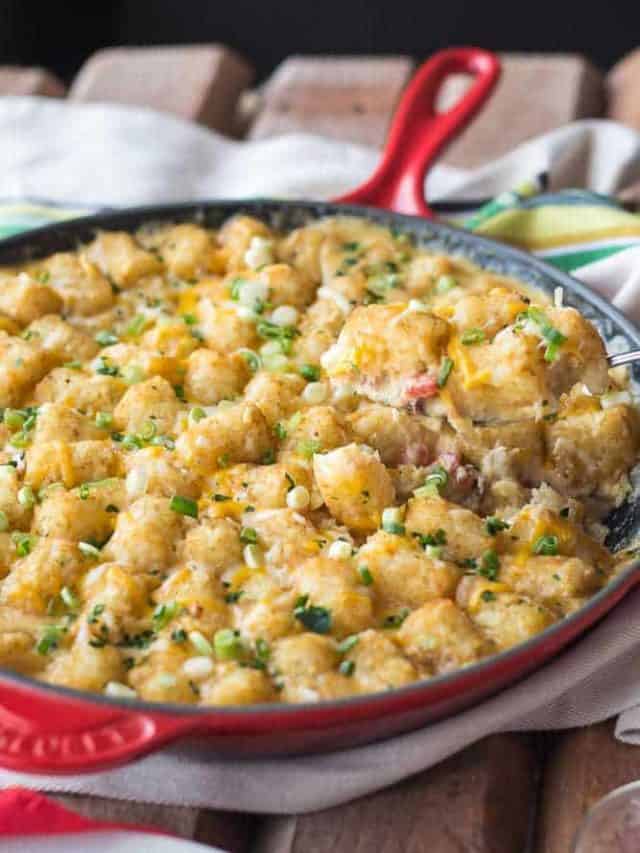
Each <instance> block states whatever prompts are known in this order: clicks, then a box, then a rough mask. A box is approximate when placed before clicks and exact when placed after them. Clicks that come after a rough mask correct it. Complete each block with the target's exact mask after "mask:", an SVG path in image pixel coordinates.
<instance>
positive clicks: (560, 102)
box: [0, 45, 640, 853]
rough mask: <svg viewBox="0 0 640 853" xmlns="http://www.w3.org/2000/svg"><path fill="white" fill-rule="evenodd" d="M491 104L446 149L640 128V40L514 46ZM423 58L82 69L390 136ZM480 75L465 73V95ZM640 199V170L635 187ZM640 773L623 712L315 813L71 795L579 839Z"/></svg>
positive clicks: (452, 835) (235, 831)
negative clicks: (630, 46) (619, 50)
mask: <svg viewBox="0 0 640 853" xmlns="http://www.w3.org/2000/svg"><path fill="white" fill-rule="evenodd" d="M503 62H504V76H503V79H502V81H501V83H500V85H499V87H498V89H497V92H496V94H495V95H494V97H493V99H492V101H491V103H490V105H489V106H488V108H487V109H486V111H485V112H484V113H483V114H482V115H481V116H480V117H479V118H478V119H477V120H476V122H475V123H474V124H472V126H471V127H470V128H469V129H467V131H465V133H464V134H463V135H462V137H461V138H460V139H459V140H458V141H456V143H455V144H454V145H452V146H451V148H450V149H449V151H448V152H447V154H446V157H445V161H446V162H448V163H451V164H453V165H456V166H462V167H472V166H475V165H478V164H480V163H484V162H487V161H488V160H490V159H492V158H495V157H497V156H500V155H501V154H503V153H505V152H506V151H508V150H511V149H512V148H513V147H515V146H517V145H518V144H520V143H521V142H524V141H526V140H527V139H529V138H530V137H532V136H535V135H536V134H538V133H543V132H545V131H548V130H552V129H553V128H555V127H558V126H560V125H562V124H564V123H565V122H568V121H571V120H573V119H578V118H588V117H602V116H605V115H609V116H610V117H612V118H615V119H616V120H618V121H621V122H624V123H626V124H628V125H629V126H631V127H635V128H638V129H640V100H639V98H638V91H640V50H638V51H635V52H634V53H632V54H630V55H629V56H628V57H626V58H624V59H622V60H621V62H620V63H619V64H618V65H617V66H616V67H615V68H614V69H613V70H612V71H611V72H610V73H609V74H608V75H606V76H605V75H604V74H602V73H601V72H600V71H598V70H597V69H596V68H594V67H593V66H592V65H591V64H590V63H589V62H588V61H587V60H586V59H584V58H583V57H579V56H562V55H554V56H543V55H537V56H536V55H528V56H522V55H516V54H508V55H506V56H504V57H503ZM414 65H415V63H414V61H413V59H412V58H410V57H407V56H393V57H358V58H355V57H332V58H328V57H297V56H293V57H290V58H289V59H287V60H286V61H285V62H283V63H282V64H281V65H280V67H279V68H277V69H276V71H275V72H274V74H273V75H272V77H271V78H270V79H269V80H268V81H267V83H266V84H265V85H263V86H262V87H260V88H259V89H257V90H251V89H249V86H250V84H251V81H252V79H253V69H252V67H251V63H250V61H249V60H247V59H246V58H243V57H241V56H239V55H238V54H237V53H235V52H233V51H231V50H229V49H228V48H225V47H224V46H221V45H193V46H186V47H166V48H135V49H109V50H107V51H101V52H99V53H97V54H95V55H94V56H93V57H91V58H90V59H89V60H88V61H87V62H86V64H85V66H84V67H83V68H82V69H81V70H80V72H79V73H78V75H77V77H76V78H75V80H74V81H73V82H72V84H71V87H70V90H69V93H68V97H70V98H71V99H73V100H75V101H117V102H120V103H129V104H135V105H144V106H150V107H152V108H154V109H159V110H164V111H167V112H171V113H173V114H175V115H178V116H180V117H181V118H186V119H191V120H193V121H196V122H199V123H200V124H203V125H205V126H207V127H209V128H212V129H214V130H217V131H220V132H222V133H226V134H229V135H235V136H244V135H246V136H248V137H249V138H252V139H264V138H266V137H269V136H273V135H276V134H280V133H288V132H291V131H303V132H314V133H323V134H326V135H329V136H332V137H334V138H338V139H345V140H349V141H354V142H360V143H364V144H367V145H373V146H378V147H380V146H381V145H382V144H383V141H384V138H385V134H386V131H387V127H388V124H389V119H390V116H391V114H392V111H393V108H394V105H395V103H396V102H397V100H398V97H399V95H400V92H401V91H402V89H403V87H404V85H405V83H406V81H407V80H408V78H409V76H410V74H411V71H412V69H413V68H414ZM465 85H466V83H465V81H464V80H463V79H457V80H452V81H450V82H449V83H448V85H447V89H446V91H445V92H444V93H443V100H444V103H445V104H446V103H449V104H450V103H451V102H452V100H453V99H455V97H457V96H459V94H460V92H461V91H463V89H464V86H465ZM2 94H17V95H23V94H34V95H42V96H47V97H65V96H66V95H67V91H66V88H65V86H64V85H63V84H62V83H61V81H59V80H58V79H57V78H55V77H54V76H53V75H51V74H50V73H48V72H47V71H45V70H43V69H38V68H23V69H19V68H13V67H11V68H8V67H5V68H0V95H2ZM624 196H625V197H626V198H627V199H628V200H630V201H632V202H633V201H635V202H637V201H639V200H640V186H637V187H630V188H628V189H627V190H626V192H625V193H624ZM639 775H640V750H636V749H635V748H633V747H629V746H625V745H623V744H620V743H618V742H616V741H615V740H614V738H613V735H612V724H611V723H610V722H609V723H603V724H601V725H598V726H591V727H589V728H585V729H581V730H576V731H570V732H566V733H561V734H557V735H546V736H540V735H513V734H509V735H498V736H494V737H490V738H486V739H485V740H483V741H481V742H480V743H478V744H475V745H474V746H472V747H470V748H468V749H466V750H465V751H463V752H462V753H460V754H459V755H456V756H453V757H451V758H450V759H448V760H447V761H444V762H443V763H441V764H440V765H439V766H437V767H435V768H432V769H431V770H429V771H426V772H424V773H420V774H418V775H417V776H414V777H413V778H411V779H407V780H405V781H403V782H401V783H400V784H398V785H395V786H393V787H391V788H389V789H387V790H385V791H382V792H379V793H377V794H374V795H372V796H369V797H365V798H362V799H361V800H357V801H354V802H352V803H348V804H346V805H344V806H340V807H336V808H332V809H327V810H325V811H322V812H317V813H315V814H310V815H298V816H295V815H292V816H283V817H278V818H273V817H270V818H265V817H260V816H252V815H238V814H228V813H223V812H218V811H213V810H207V809H189V808H183V807H175V806H159V805H152V804H146V803H127V802H119V801H116V800H108V799H99V798H95V797H84V796H71V795H68V796H58V799H59V800H61V801H62V802H64V803H65V804H66V805H68V806H69V807H71V808H74V809H76V810H77V811H80V812H82V813H84V814H88V815H91V816H93V817H96V818H103V819H106V820H114V821H131V822H133V823H147V824H154V825H156V826H158V827H161V828H163V829H166V830H168V831H171V832H174V833H176V834H178V835H182V836H184V837H187V838H193V839H195V840H198V841H200V842H202V843H205V844H211V845H217V846H219V847H222V848H224V849H227V850H230V851H232V853H369V851H376V853H423V851H424V853H524V851H531V853H567V851H568V850H569V848H570V843H571V839H572V838H573V835H574V833H575V830H576V828H577V826H578V824H579V822H580V821H581V819H582V817H583V816H584V814H585V812H586V811H587V810H588V808H589V807H590V806H591V805H592V804H593V803H594V802H596V801H597V800H598V799H599V798H600V797H601V796H603V795H604V794H605V793H606V792H607V791H609V790H611V789H612V788H613V787H616V786H617V785H620V784H623V783H625V782H628V781H630V780H632V779H635V778H637V777H638V776H639Z"/></svg>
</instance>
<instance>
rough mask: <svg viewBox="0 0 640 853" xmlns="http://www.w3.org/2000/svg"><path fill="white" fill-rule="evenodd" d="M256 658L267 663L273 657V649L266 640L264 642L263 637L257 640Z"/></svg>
mask: <svg viewBox="0 0 640 853" xmlns="http://www.w3.org/2000/svg"><path fill="white" fill-rule="evenodd" d="M256 657H257V658H258V660H260V661H263V662H266V661H268V660H269V658H270V657H271V649H270V648H269V643H267V641H266V640H263V639H262V638H261V637H258V639H257V640H256Z"/></svg>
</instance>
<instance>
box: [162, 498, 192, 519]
mask: <svg viewBox="0 0 640 853" xmlns="http://www.w3.org/2000/svg"><path fill="white" fill-rule="evenodd" d="M169 508H170V509H172V510H173V511H174V512H177V513H178V514H179V515H188V516H190V517H191V518H197V517H198V504H197V502H196V501H194V500H191V498H185V497H183V496H182V495H174V496H173V497H172V498H171V501H170V503H169Z"/></svg>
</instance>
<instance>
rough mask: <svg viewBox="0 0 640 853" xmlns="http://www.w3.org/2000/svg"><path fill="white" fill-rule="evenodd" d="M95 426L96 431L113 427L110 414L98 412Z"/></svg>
mask: <svg viewBox="0 0 640 853" xmlns="http://www.w3.org/2000/svg"><path fill="white" fill-rule="evenodd" d="M96 426H97V427H98V429H110V428H111V427H112V426H113V415H112V414H111V412H98V413H97V414H96Z"/></svg>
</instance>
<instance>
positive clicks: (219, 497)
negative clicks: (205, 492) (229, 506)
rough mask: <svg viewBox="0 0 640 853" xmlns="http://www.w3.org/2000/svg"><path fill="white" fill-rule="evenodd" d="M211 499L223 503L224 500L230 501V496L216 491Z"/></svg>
mask: <svg viewBox="0 0 640 853" xmlns="http://www.w3.org/2000/svg"><path fill="white" fill-rule="evenodd" d="M213 499H214V501H215V502H216V503H224V501H230V500H231V497H230V496H229V495H221V494H220V493H219V492H216V494H215V495H214V496H213Z"/></svg>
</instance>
